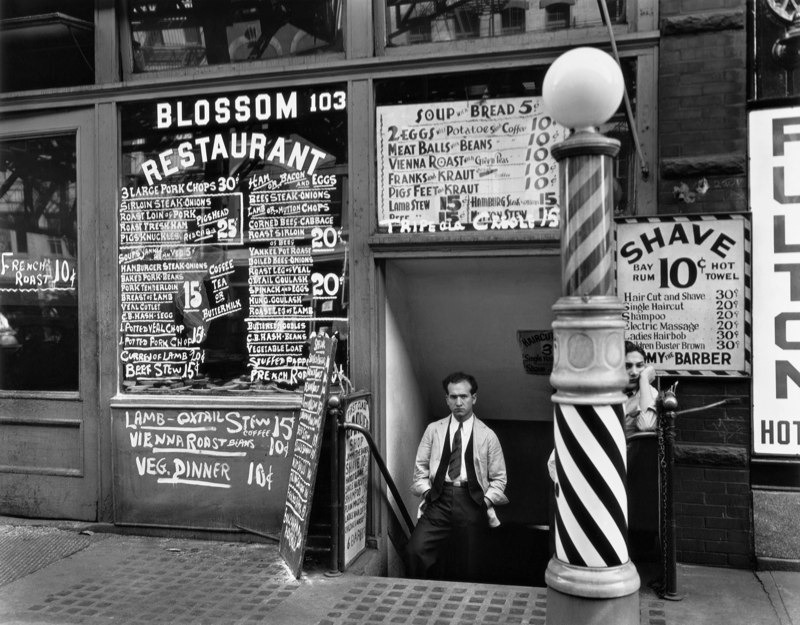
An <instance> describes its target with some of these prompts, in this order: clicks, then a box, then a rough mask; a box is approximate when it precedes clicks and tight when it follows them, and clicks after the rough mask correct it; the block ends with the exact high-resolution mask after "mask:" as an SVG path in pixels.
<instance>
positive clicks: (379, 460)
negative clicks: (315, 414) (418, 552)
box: [339, 423, 414, 532]
mask: <svg viewBox="0 0 800 625" xmlns="http://www.w3.org/2000/svg"><path fill="white" fill-rule="evenodd" d="M339 427H340V428H342V429H343V430H355V431H356V432H361V433H362V434H363V435H364V438H366V439H367V444H368V445H369V448H370V450H372V457H373V459H374V460H375V464H377V465H378V468H379V469H380V471H381V473H382V474H383V479H384V480H385V481H386V485H387V486H388V487H389V490H390V491H391V493H392V497H394V500H395V502H396V503H397V507H398V508H399V509H400V514H401V515H402V516H403V520H404V521H405V522H406V525H407V526H408V531H409V532H413V531H414V522H413V521H412V520H411V515H410V514H409V513H408V510H407V509H406V506H405V504H404V503H403V500H402V499H401V497H400V491H398V490H397V486H396V485H395V483H394V480H393V479H392V476H391V475H390V474H389V468H388V467H387V466H386V463H385V462H384V460H383V457H382V456H381V452H380V450H379V449H378V446H377V445H376V444H375V441H374V440H372V435H371V434H370V433H369V430H367V429H365V428H363V427H361V426H360V425H356V424H355V423H340V424H339Z"/></svg>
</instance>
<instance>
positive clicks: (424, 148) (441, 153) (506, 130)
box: [377, 97, 565, 234]
mask: <svg viewBox="0 0 800 625" xmlns="http://www.w3.org/2000/svg"><path fill="white" fill-rule="evenodd" d="M564 137H565V131H564V128H562V127H561V126H559V125H558V124H556V123H555V122H554V121H553V120H552V119H551V118H550V117H549V116H547V115H545V114H544V112H543V105H542V99H541V97H527V98H493V99H491V100H470V101H459V102H436V103H425V104H408V105H405V104H403V105H392V106H379V107H378V109H377V161H378V226H379V228H380V229H381V231H383V232H388V233H392V234H403V233H431V232H460V231H465V230H472V231H502V230H520V229H524V230H531V229H537V228H551V229H552V228H558V224H559V206H558V166H557V164H556V161H555V159H554V158H553V157H552V154H551V150H552V147H553V145H554V144H556V143H558V142H560V141H562V140H563V139H564Z"/></svg>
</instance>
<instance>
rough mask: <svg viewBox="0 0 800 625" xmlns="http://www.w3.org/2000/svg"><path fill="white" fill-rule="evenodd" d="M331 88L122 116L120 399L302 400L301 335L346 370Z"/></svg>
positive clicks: (129, 108)
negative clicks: (324, 344)
mask: <svg viewBox="0 0 800 625" xmlns="http://www.w3.org/2000/svg"><path fill="white" fill-rule="evenodd" d="M346 107H347V101H346V89H345V86H344V85H340V84H337V85H317V86H314V87H302V88H285V89H280V90H268V91H267V90H265V91H257V92H256V91H248V92H237V93H225V94H218V95H214V96H209V97H187V98H171V99H164V100H159V101H151V102H143V103H136V104H127V105H124V106H123V107H122V141H123V143H122V145H123V154H122V156H123V160H122V162H123V176H122V180H121V181H120V194H119V205H118V216H119V284H120V293H119V296H120V319H121V325H120V340H119V344H120V373H121V385H122V389H123V390H124V391H125V392H127V393H185V394H197V393H200V394H204V393H206V394H207V393H214V394H223V395H224V394H228V395H235V394H249V393H273V392H285V391H294V390H296V389H298V388H302V383H303V381H304V375H305V371H306V365H307V356H308V352H309V346H310V342H311V339H312V337H313V336H314V335H315V334H317V333H322V332H324V333H325V334H327V335H329V336H336V337H337V338H338V345H337V354H336V366H337V370H338V371H341V372H344V373H345V374H346V373H347V369H348V363H347V346H348V335H349V322H348V309H349V297H348V293H349V285H348V282H349V276H348V272H347V263H348V254H347V249H348V223H347V211H346V203H347V176H346V172H347V121H346Z"/></svg>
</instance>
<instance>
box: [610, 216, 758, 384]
mask: <svg viewBox="0 0 800 625" xmlns="http://www.w3.org/2000/svg"><path fill="white" fill-rule="evenodd" d="M616 236H617V289H618V293H619V297H620V299H622V301H623V303H624V304H625V312H624V313H623V316H624V317H625V320H626V322H627V328H626V333H625V336H626V338H627V339H628V340H631V341H633V342H634V343H638V344H639V345H641V347H642V348H644V350H645V351H646V352H647V358H648V361H649V362H650V363H652V364H653V366H654V367H655V368H656V369H657V370H658V371H661V372H663V373H666V374H673V375H674V374H682V373H692V374H706V375H739V376H744V375H748V374H749V371H750V359H749V353H750V336H749V327H750V290H749V282H748V280H747V276H749V272H750V266H749V257H750V245H749V240H750V236H749V220H748V219H747V216H745V215H742V214H729V215H676V216H663V217H640V218H628V219H622V220H618V222H617V229H616Z"/></svg>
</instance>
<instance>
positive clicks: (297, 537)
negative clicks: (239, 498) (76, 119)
mask: <svg viewBox="0 0 800 625" xmlns="http://www.w3.org/2000/svg"><path fill="white" fill-rule="evenodd" d="M335 349H336V339H335V338H330V337H327V336H325V335H317V336H316V337H314V340H313V343H312V350H311V355H310V356H309V358H308V371H307V373H306V376H305V384H304V386H303V403H302V406H301V410H300V416H299V418H298V424H297V436H296V437H295V441H294V452H293V455H292V464H291V468H290V470H289V487H288V490H287V493H286V510H285V512H284V516H283V525H282V528H281V540H280V553H281V556H282V557H283V559H284V560H285V561H286V563H287V564H288V565H289V568H290V569H291V570H292V572H293V573H294V575H295V577H300V571H301V569H302V565H303V553H304V551H305V543H306V535H307V533H308V522H309V518H310V512H311V499H312V497H313V495H314V483H315V481H316V476H317V464H318V462H319V454H320V450H321V449H322V428H323V427H324V425H325V414H326V411H327V403H328V391H329V385H330V377H331V371H332V370H331V367H332V365H333V353H334V350H335Z"/></svg>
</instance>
